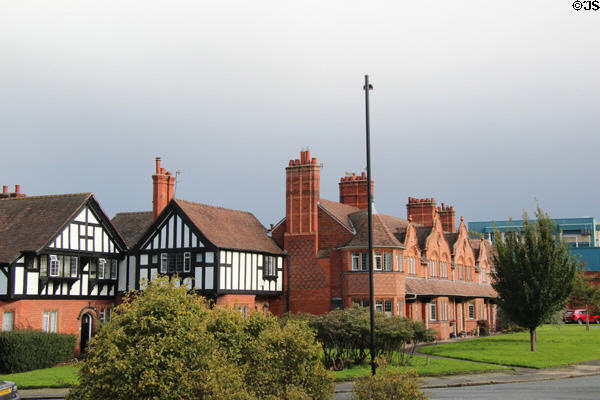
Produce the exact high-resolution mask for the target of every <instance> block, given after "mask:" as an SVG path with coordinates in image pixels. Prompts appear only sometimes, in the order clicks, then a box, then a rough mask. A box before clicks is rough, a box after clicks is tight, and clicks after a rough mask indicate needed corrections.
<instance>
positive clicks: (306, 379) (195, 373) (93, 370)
mask: <svg viewBox="0 0 600 400" xmlns="http://www.w3.org/2000/svg"><path fill="white" fill-rule="evenodd" d="M320 356H321V347H320V345H318V344H317V343H316V342H315V336H314V333H313V331H312V330H310V329H307V328H306V326H302V324H299V323H296V322H291V323H289V324H286V326H285V327H283V328H282V327H281V326H280V325H279V323H278V322H277V319H276V318H274V317H272V316H263V315H261V314H259V313H255V314H251V315H250V316H249V317H248V318H244V317H243V316H242V315H241V314H240V313H236V312H233V311H230V310H226V309H223V308H219V307H217V308H215V309H212V310H211V309H209V307H207V305H206V302H205V301H204V300H203V299H202V298H201V297H199V296H196V295H193V294H188V293H187V288H186V287H184V286H182V287H175V285H174V281H171V280H169V279H167V278H165V277H162V278H159V279H157V280H153V281H152V282H150V283H149V285H148V287H147V288H146V289H145V290H144V291H143V292H141V293H132V294H128V295H127V296H126V298H125V302H124V303H123V304H122V305H120V306H119V307H117V309H116V310H115V313H114V316H113V320H112V321H110V322H108V323H107V324H105V325H104V326H103V327H102V329H101V330H100V332H99V334H98V335H96V336H95V337H94V338H93V339H92V340H91V341H90V347H89V351H88V355H87V358H86V359H85V360H84V361H83V362H82V366H81V368H80V386H79V387H78V388H75V389H73V390H72V391H71V392H70V393H69V395H68V399H86V400H96V399H98V400H99V399H107V398H110V399H113V400H118V399H132V400H136V399H159V400H160V399H165V400H166V399H211V400H221V399H223V400H225V399H234V400H246V399H256V398H261V399H289V400H300V399H309V398H315V399H328V398H330V397H331V394H332V393H333V377H332V374H331V373H329V372H328V371H325V369H324V367H323V365H322V364H321V362H320Z"/></svg>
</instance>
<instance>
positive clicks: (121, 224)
mask: <svg viewBox="0 0 600 400" xmlns="http://www.w3.org/2000/svg"><path fill="white" fill-rule="evenodd" d="M112 223H113V225H114V226H115V228H116V229H117V231H119V233H120V234H121V237H122V238H123V240H125V244H126V245H127V247H129V248H131V247H133V246H135V245H136V244H137V242H138V241H139V240H140V239H141V238H142V235H143V234H144V233H145V232H146V230H147V229H148V228H149V227H150V225H152V211H141V212H123V213H118V214H117V215H115V216H114V218H113V219H112Z"/></svg>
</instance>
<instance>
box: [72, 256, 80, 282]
mask: <svg viewBox="0 0 600 400" xmlns="http://www.w3.org/2000/svg"><path fill="white" fill-rule="evenodd" d="M78 267H79V257H77V256H71V271H70V273H71V277H72V278H74V277H77V271H78Z"/></svg>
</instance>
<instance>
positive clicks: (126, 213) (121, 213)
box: [115, 211, 152, 217]
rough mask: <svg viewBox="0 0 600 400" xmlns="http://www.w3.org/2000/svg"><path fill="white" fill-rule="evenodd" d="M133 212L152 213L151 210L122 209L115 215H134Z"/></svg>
mask: <svg viewBox="0 0 600 400" xmlns="http://www.w3.org/2000/svg"><path fill="white" fill-rule="evenodd" d="M134 214H152V211H122V212H118V213H116V214H115V217H116V216H117V215H134Z"/></svg>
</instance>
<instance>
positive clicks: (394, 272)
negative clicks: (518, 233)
mask: <svg viewBox="0 0 600 400" xmlns="http://www.w3.org/2000/svg"><path fill="white" fill-rule="evenodd" d="M320 168H321V166H320V165H319V164H318V162H317V160H316V158H312V159H311V158H310V153H309V152H308V151H303V152H302V153H301V155H300V159H296V160H290V162H289V165H288V167H287V168H286V216H285V218H283V219H282V220H281V221H280V222H279V223H278V224H276V225H275V226H273V227H272V229H271V234H272V237H273V239H274V240H275V241H276V242H277V243H278V244H279V245H280V246H281V247H283V248H284V249H285V250H286V251H287V252H288V253H289V261H288V263H289V272H288V273H286V275H287V274H289V281H288V282H287V283H286V285H285V289H286V291H287V293H286V296H288V298H289V301H288V305H287V307H284V304H283V303H278V306H279V308H278V309H277V310H275V309H273V311H274V312H285V311H287V310H290V311H292V312H310V313H317V314H319V313H324V312H327V311H329V310H331V309H334V308H340V307H351V306H353V305H362V306H368V305H369V280H368V270H369V265H368V224H367V207H368V203H367V190H368V187H369V185H368V183H367V179H366V174H364V173H363V174H362V176H357V175H353V176H351V177H344V178H342V179H341V180H340V183H339V194H340V201H339V202H334V201H330V200H326V199H322V198H321V197H320V195H319V191H320ZM370 190H371V192H373V182H371V185H370ZM406 208H407V219H406V220H405V219H400V218H396V217H392V216H388V215H382V214H379V213H377V212H374V215H373V245H374V257H373V259H374V266H373V267H374V289H375V309H376V310H377V311H380V312H384V313H386V314H390V315H392V314H394V315H402V316H406V317H410V318H412V319H415V320H421V321H423V322H424V323H425V324H426V325H427V326H428V327H431V328H433V329H435V330H436V331H437V332H438V336H439V337H440V338H447V337H448V336H450V335H451V334H454V335H456V334H459V333H460V332H462V331H464V332H475V331H476V330H477V326H478V323H477V321H478V320H487V321H488V323H489V324H490V326H491V327H492V328H494V327H495V322H496V321H495V315H496V305H495V298H496V293H495V291H494V290H493V288H492V287H491V285H490V272H491V268H492V267H493V266H492V263H491V248H490V245H489V244H488V243H487V242H486V241H485V240H472V239H469V235H468V232H467V228H466V226H465V224H464V221H463V219H462V218H461V222H460V225H459V227H458V229H456V222H455V211H454V208H453V207H449V206H446V205H445V204H443V203H442V205H441V206H440V207H438V206H437V204H436V201H435V199H431V198H428V199H415V198H409V199H408V204H407V205H406Z"/></svg>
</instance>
